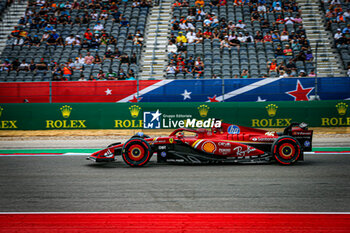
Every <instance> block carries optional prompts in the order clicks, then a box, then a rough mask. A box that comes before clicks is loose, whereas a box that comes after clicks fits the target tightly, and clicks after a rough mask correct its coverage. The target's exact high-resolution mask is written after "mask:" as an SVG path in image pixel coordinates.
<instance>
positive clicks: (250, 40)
mask: <svg viewBox="0 0 350 233" xmlns="http://www.w3.org/2000/svg"><path fill="white" fill-rule="evenodd" d="M243 38H244V42H254V38H253V36H251V35H249V32H246V33H245V35H244V36H243Z"/></svg>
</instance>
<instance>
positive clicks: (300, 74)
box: [298, 70, 307, 78]
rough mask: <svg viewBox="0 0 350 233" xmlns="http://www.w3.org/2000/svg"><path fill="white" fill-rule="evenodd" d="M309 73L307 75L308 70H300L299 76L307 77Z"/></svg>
mask: <svg viewBox="0 0 350 233" xmlns="http://www.w3.org/2000/svg"><path fill="white" fill-rule="evenodd" d="M306 76H307V75H306V72H305V70H300V72H299V76H298V77H299V78H303V77H306Z"/></svg>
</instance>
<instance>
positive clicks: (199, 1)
mask: <svg viewBox="0 0 350 233" xmlns="http://www.w3.org/2000/svg"><path fill="white" fill-rule="evenodd" d="M194 4H195V6H196V7H200V8H202V7H203V6H204V0H196V1H195V2H194Z"/></svg>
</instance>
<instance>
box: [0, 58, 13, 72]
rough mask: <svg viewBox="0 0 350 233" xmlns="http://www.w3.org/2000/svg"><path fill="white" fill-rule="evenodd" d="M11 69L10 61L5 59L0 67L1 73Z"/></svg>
mask: <svg viewBox="0 0 350 233" xmlns="http://www.w3.org/2000/svg"><path fill="white" fill-rule="evenodd" d="M10 69H11V63H10V60H9V59H5V60H4V62H3V63H2V64H1V66H0V71H9V70H10Z"/></svg>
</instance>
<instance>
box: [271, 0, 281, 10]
mask: <svg viewBox="0 0 350 233" xmlns="http://www.w3.org/2000/svg"><path fill="white" fill-rule="evenodd" d="M272 6H273V11H274V12H275V13H279V12H282V7H281V3H280V2H277V1H274V2H273V3H272Z"/></svg>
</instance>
